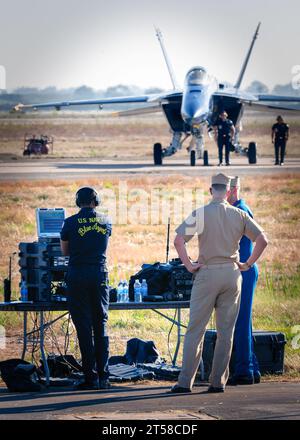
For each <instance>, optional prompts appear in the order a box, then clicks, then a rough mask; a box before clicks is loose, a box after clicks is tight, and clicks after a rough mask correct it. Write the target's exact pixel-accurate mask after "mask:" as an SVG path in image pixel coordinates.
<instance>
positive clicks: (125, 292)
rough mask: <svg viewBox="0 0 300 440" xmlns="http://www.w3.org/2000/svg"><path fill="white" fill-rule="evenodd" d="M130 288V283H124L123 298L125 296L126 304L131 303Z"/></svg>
mask: <svg viewBox="0 0 300 440" xmlns="http://www.w3.org/2000/svg"><path fill="white" fill-rule="evenodd" d="M128 291H129V287H128V283H127V281H126V280H124V281H123V296H124V302H125V303H128V302H129V294H128Z"/></svg>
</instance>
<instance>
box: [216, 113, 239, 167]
mask: <svg viewBox="0 0 300 440" xmlns="http://www.w3.org/2000/svg"><path fill="white" fill-rule="evenodd" d="M214 131H215V140H216V142H217V144H218V151H219V166H221V165H223V147H224V146H225V162H226V165H227V166H228V165H230V161H229V156H230V146H231V143H232V140H233V137H234V133H235V128H234V125H233V122H232V121H231V120H230V119H228V114H227V113H226V112H225V111H223V112H222V113H220V116H219V119H218V120H217V123H216V125H215V126H214Z"/></svg>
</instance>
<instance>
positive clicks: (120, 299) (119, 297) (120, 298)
mask: <svg viewBox="0 0 300 440" xmlns="http://www.w3.org/2000/svg"><path fill="white" fill-rule="evenodd" d="M117 302H118V303H121V302H123V283H122V281H120V282H119V284H118V288H117Z"/></svg>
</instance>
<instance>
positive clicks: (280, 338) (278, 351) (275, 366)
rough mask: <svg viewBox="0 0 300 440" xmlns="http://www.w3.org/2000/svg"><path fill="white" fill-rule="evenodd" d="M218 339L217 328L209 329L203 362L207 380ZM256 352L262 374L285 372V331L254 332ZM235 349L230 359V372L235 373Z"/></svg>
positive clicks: (204, 346)
mask: <svg viewBox="0 0 300 440" xmlns="http://www.w3.org/2000/svg"><path fill="white" fill-rule="evenodd" d="M216 339H217V332H216V330H207V331H206V333H205V337H204V343H203V355H202V357H203V362H204V371H205V380H208V377H209V374H210V371H211V367H212V360H213V355H214V349H215V344H216ZM253 344H254V352H255V355H256V358H257V361H258V364H259V367H260V372H261V374H262V375H263V374H283V372H284V346H285V344H286V339H285V335H284V333H280V332H270V331H254V332H253ZM234 363H235V351H234V348H233V351H232V355H231V359H230V366H229V368H230V374H233V373H234Z"/></svg>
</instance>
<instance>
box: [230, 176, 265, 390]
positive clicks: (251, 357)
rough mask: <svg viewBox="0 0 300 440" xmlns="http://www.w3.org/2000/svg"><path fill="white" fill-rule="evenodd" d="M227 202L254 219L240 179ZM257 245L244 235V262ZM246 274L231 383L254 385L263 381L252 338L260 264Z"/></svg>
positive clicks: (233, 184)
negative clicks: (241, 194)
mask: <svg viewBox="0 0 300 440" xmlns="http://www.w3.org/2000/svg"><path fill="white" fill-rule="evenodd" d="M227 201H228V202H229V203H230V204H231V205H232V206H235V207H236V208H239V209H241V210H242V211H245V212H247V213H248V214H249V216H250V217H252V218H253V213H252V211H251V209H250V208H249V206H247V204H246V202H245V200H243V199H241V198H240V179H239V177H237V176H236V177H232V178H231V180H230V193H229V196H228V198H227ZM252 249H253V244H252V242H251V240H249V238H247V237H246V236H243V237H242V239H241V241H240V261H241V262H242V263H243V262H245V261H247V260H248V258H249V256H250V255H251V253H252ZM241 274H242V278H243V281H242V291H241V303H240V311H239V314H238V318H237V322H236V326H235V332H234V343H233V346H234V350H235V365H234V374H233V376H232V377H231V380H230V382H231V383H232V384H233V385H251V384H253V383H259V382H260V376H261V375H260V371H259V365H258V362H257V359H256V356H255V353H254V350H253V338H252V304H253V297H254V292H255V287H256V284H257V279H258V268H257V265H256V264H253V266H252V267H251V268H250V269H249V270H248V271H245V272H241Z"/></svg>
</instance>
